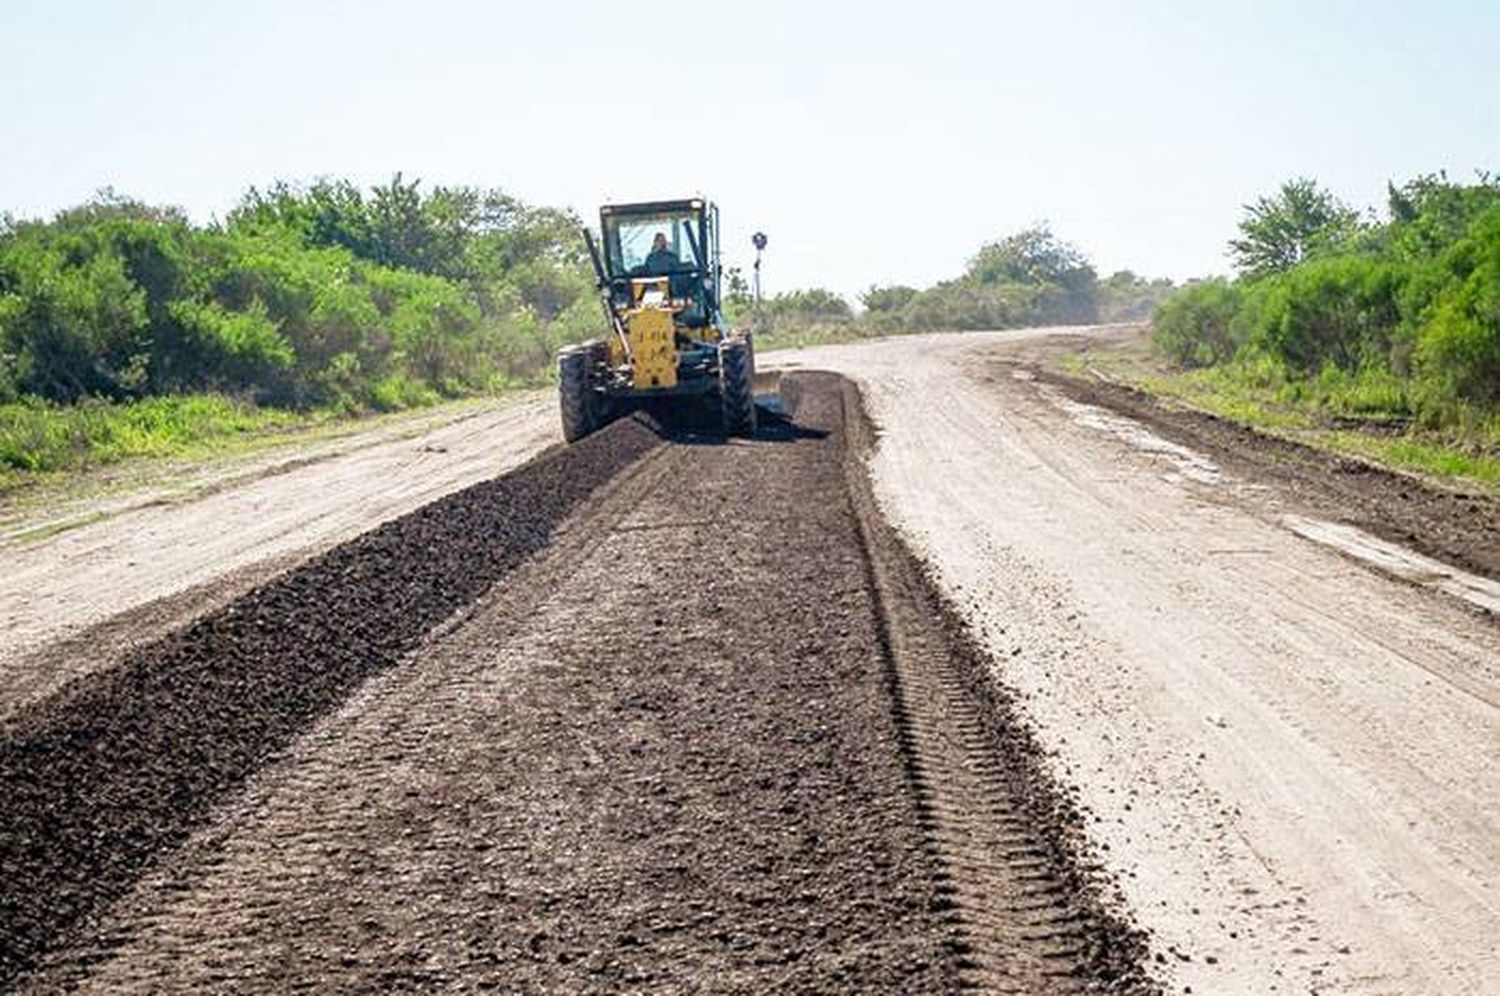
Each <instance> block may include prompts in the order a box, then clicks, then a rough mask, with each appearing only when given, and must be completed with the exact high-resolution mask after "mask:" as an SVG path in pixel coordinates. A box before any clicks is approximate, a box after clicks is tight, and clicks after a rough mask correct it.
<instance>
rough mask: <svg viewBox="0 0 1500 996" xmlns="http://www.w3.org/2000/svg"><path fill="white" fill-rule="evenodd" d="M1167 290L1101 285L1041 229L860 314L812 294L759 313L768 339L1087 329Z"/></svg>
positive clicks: (1000, 243) (1114, 277)
mask: <svg viewBox="0 0 1500 996" xmlns="http://www.w3.org/2000/svg"><path fill="white" fill-rule="evenodd" d="M1173 289H1174V288H1173V284H1172V282H1171V281H1170V280H1165V279H1156V280H1151V279H1147V278H1144V277H1141V276H1139V275H1137V274H1135V273H1133V272H1131V271H1129V270H1120V271H1117V272H1115V273H1113V274H1111V275H1110V276H1108V277H1106V278H1103V279H1101V278H1100V277H1099V274H1098V273H1097V271H1096V270H1095V269H1094V266H1093V264H1092V263H1091V262H1090V261H1089V259H1088V257H1087V256H1086V255H1085V254H1084V253H1083V251H1082V250H1080V249H1079V248H1078V247H1077V246H1075V245H1073V244H1071V243H1069V242H1065V241H1063V240H1062V239H1059V238H1058V237H1057V236H1055V235H1054V234H1053V233H1052V231H1051V229H1050V228H1049V227H1048V226H1047V225H1045V224H1042V225H1035V226H1032V227H1030V228H1027V229H1024V230H1022V231H1019V232H1016V233H1013V234H1011V235H1008V236H1005V237H1004V238H1001V239H997V240H995V241H993V242H990V243H987V244H985V245H983V246H981V247H980V248H979V250H978V251H977V252H976V253H975V254H974V256H973V257H971V258H970V260H969V262H968V265H967V267H966V269H965V271H964V272H963V273H962V274H960V275H959V276H957V277H954V278H952V279H950V280H944V281H940V282H938V283H937V284H934V285H933V286H931V287H927V288H922V289H918V288H915V287H909V286H905V285H900V284H894V285H885V286H872V287H870V288H869V289H868V290H867V291H865V292H864V293H863V294H862V295H860V301H859V303H860V304H861V305H862V306H863V310H862V311H856V309H855V308H854V306H853V305H852V304H850V302H849V301H847V300H845V299H844V298H843V297H841V296H840V295H838V294H836V293H834V292H832V291H829V290H824V289H821V288H813V289H808V290H795V291H789V292H786V293H783V294H778V295H776V296H775V297H773V298H771V299H770V300H768V301H767V302H765V307H764V311H765V320H766V321H767V322H768V323H769V324H770V325H771V327H772V328H773V329H788V328H791V329H795V328H809V327H811V328H822V329H825V330H831V331H835V332H836V331H838V330H839V329H840V328H842V329H845V330H847V331H848V333H849V334H850V336H851V337H852V336H854V335H860V334H864V335H880V334H887V333H896V332H925V331H944V330H958V331H967V330H978V329H1004V328H1017V327H1021V326H1036V325H1088V324H1095V323H1099V322H1127V321H1143V320H1145V319H1147V318H1149V317H1150V315H1151V313H1152V311H1153V310H1154V309H1155V307H1156V306H1157V304H1158V303H1160V302H1161V301H1162V300H1163V299H1164V298H1165V297H1166V296H1167V294H1169V293H1170V292H1171V291H1172V290H1173ZM731 290H732V291H734V290H738V291H739V294H740V296H739V298H738V300H737V303H738V304H739V306H740V307H741V308H744V309H748V298H747V297H745V296H744V292H743V288H742V287H739V286H738V285H736V284H734V283H733V282H731ZM731 298H732V299H733V294H731Z"/></svg>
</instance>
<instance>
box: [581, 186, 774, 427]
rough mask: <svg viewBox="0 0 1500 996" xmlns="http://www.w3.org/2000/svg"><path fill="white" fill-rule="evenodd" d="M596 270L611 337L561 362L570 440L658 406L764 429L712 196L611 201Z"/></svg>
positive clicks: (597, 244)
mask: <svg viewBox="0 0 1500 996" xmlns="http://www.w3.org/2000/svg"><path fill="white" fill-rule="evenodd" d="M583 238H584V243H585V244H586V245H587V246H588V251H589V258H590V259H591V260H592V261H593V264H594V274H595V277H596V279H597V283H598V289H599V294H600V299H601V301H602V302H603V306H604V314H605V320H606V322H607V323H608V325H609V332H608V334H607V335H606V336H604V337H603V338H600V339H594V340H591V341H589V342H584V343H580V344H578V345H576V346H569V347H567V348H565V349H563V350H561V351H559V353H558V356H557V374H558V377H557V380H558V393H559V401H560V407H561V410H562V426H563V436H564V438H566V439H567V440H568V442H570V443H571V442H573V441H575V440H578V439H582V438H583V437H584V436H587V435H588V434H589V433H591V432H593V431H594V430H595V429H597V428H599V427H600V426H602V425H604V424H605V423H606V422H608V421H609V420H610V419H612V418H614V417H616V416H617V415H619V414H621V413H622V412H625V411H629V410H630V409H632V408H635V407H639V406H642V405H646V404H650V405H652V406H653V407H656V408H658V409H664V410H665V413H667V414H672V413H674V412H678V411H685V410H686V409H688V408H690V407H705V406H706V407H708V408H709V410H710V411H716V412H717V415H718V418H719V421H720V424H721V425H722V427H723V429H724V432H725V433H727V434H729V435H737V436H748V435H752V434H753V433H754V432H755V396H754V392H753V382H754V378H755V354H754V347H753V344H752V342H751V339H750V335H749V333H748V332H744V333H741V332H734V331H731V330H730V329H729V327H728V325H727V324H726V323H725V321H724V313H723V310H722V309H721V307H720V296H719V295H720V283H721V279H722V276H723V272H722V268H721V265H720V262H719V212H718V208H716V207H715V206H714V205H713V204H711V203H709V202H708V201H705V200H702V199H690V200H681V201H651V202H646V203H638V204H606V205H604V206H603V207H602V208H600V209H599V238H598V239H597V240H596V239H595V238H594V235H593V233H592V232H590V231H589V230H588V229H587V228H585V229H584V230H583Z"/></svg>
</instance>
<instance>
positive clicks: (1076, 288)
mask: <svg viewBox="0 0 1500 996" xmlns="http://www.w3.org/2000/svg"><path fill="white" fill-rule="evenodd" d="M967 277H968V279H969V280H970V281H972V282H973V283H976V284H978V285H980V286H990V287H993V286H997V285H1001V284H1019V285H1022V286H1024V287H1029V288H1033V289H1034V290H1035V296H1034V304H1033V312H1032V314H1031V316H1030V318H1031V319H1032V320H1035V321H1040V322H1048V321H1056V322H1078V323H1085V322H1092V321H1095V320H1097V318H1098V314H1099V305H1098V293H1097V292H1098V281H1099V278H1098V274H1096V273H1095V272H1094V268H1093V266H1092V265H1090V264H1089V261H1088V258H1087V257H1086V256H1084V254H1083V252H1082V251H1081V250H1079V249H1078V247H1076V246H1074V245H1072V244H1070V243H1067V242H1063V241H1062V240H1060V239H1058V238H1057V237H1056V236H1055V235H1053V234H1052V230H1051V229H1050V228H1049V227H1047V226H1046V225H1034V226H1032V227H1031V228H1028V229H1025V230H1023V231H1020V232H1017V233H1015V234H1014V235H1009V236H1006V237H1005V238H1003V239H1001V240H1000V241H998V242H991V243H989V244H988V245H985V246H983V247H981V248H980V250H979V252H978V253H977V254H976V255H975V256H974V258H973V259H972V260H970V261H969V269H968V274H967Z"/></svg>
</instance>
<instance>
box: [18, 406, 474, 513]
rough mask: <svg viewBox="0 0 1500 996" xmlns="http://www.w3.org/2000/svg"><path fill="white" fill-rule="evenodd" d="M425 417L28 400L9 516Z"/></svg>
mask: <svg viewBox="0 0 1500 996" xmlns="http://www.w3.org/2000/svg"><path fill="white" fill-rule="evenodd" d="M486 400H487V399H486V397H483V396H480V397H471V398H464V399H460V400H457V401H444V402H440V403H434V404H431V405H428V404H423V405H421V406H418V408H419V409H421V410H422V411H426V410H429V409H430V410H438V409H441V410H444V411H447V410H450V409H452V410H463V409H466V408H470V407H474V406H477V405H482V404H484V403H486ZM490 400H492V399H490ZM418 408H409V409H406V410H403V411H395V412H382V413H377V414H371V413H364V414H361V413H356V412H352V411H350V410H349V409H348V408H346V407H343V408H324V409H316V410H313V411H308V412H292V411H285V410H281V409H275V408H259V407H256V406H255V405H251V404H247V403H245V402H241V401H238V400H235V399H233V398H228V397H224V396H222V395H213V394H195V395H176V396H165V397H156V398H148V399H143V400H140V401H132V402H124V403H108V402H100V401H91V402H86V403H83V404H79V405H53V404H48V403H45V402H41V401H36V400H30V399H28V400H24V401H20V402H11V403H7V404H0V512H3V511H7V510H8V512H10V513H12V514H13V513H15V512H17V511H19V510H20V509H21V508H22V507H31V506H34V505H36V504H37V503H38V502H43V503H45V504H52V503H54V502H56V501H59V500H65V499H71V498H76V497H80V496H82V495H84V494H87V493H92V492H94V491H96V490H103V491H106V492H107V491H111V490H113V489H114V487H117V486H121V485H123V486H130V485H131V484H132V483H147V482H151V483H160V481H161V480H162V479H166V478H171V477H173V476H174V475H177V474H179V473H181V472H184V471H186V470H187V469H189V468H192V467H200V466H203V465H207V464H211V463H216V462H218V461H220V460H225V459H233V458H238V457H246V456H253V455H255V454H259V453H262V452H267V451H273V450H276V449H280V448H282V447H286V446H300V445H306V444H310V443H314V442H321V441H323V440H328V439H335V438H338V437H341V436H344V435H347V434H350V433H355V432H359V431H362V430H365V429H368V428H374V427H378V426H381V425H384V424H386V423H388V422H392V421H396V420H403V419H412V418H420V417H421V416H420V414H419V412H418ZM5 517H6V516H4V515H0V518H5Z"/></svg>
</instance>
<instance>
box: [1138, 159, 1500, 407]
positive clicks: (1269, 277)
mask: <svg viewBox="0 0 1500 996" xmlns="http://www.w3.org/2000/svg"><path fill="white" fill-rule="evenodd" d="M1294 188H1295V189H1294ZM1293 195H1295V196H1293ZM1249 211H1250V213H1249V216H1248V217H1247V219H1246V221H1245V222H1244V223H1243V224H1242V225H1241V232H1242V236H1243V237H1242V238H1240V239H1237V240H1235V242H1234V248H1235V252H1236V256H1237V258H1239V259H1240V260H1241V263H1242V267H1243V270H1242V273H1241V275H1240V277H1239V279H1238V280H1237V281H1235V282H1232V283H1231V282H1227V281H1223V280H1214V281H1204V282H1200V283H1195V284H1192V285H1190V286H1188V287H1187V288H1184V289H1183V290H1182V291H1180V292H1179V293H1177V294H1176V295H1174V296H1173V297H1171V298H1169V299H1168V300H1167V301H1166V302H1164V303H1163V304H1162V305H1161V307H1160V308H1158V310H1157V312H1156V316H1155V323H1154V338H1155V341H1156V344H1157V345H1158V347H1159V348H1160V349H1161V350H1162V351H1163V352H1164V353H1165V354H1166V355H1167V356H1169V357H1170V358H1172V359H1173V360H1175V361H1176V362H1178V363H1180V364H1182V365H1184V366H1204V365H1224V364H1229V365H1237V366H1239V367H1240V368H1242V369H1245V370H1247V371H1248V370H1249V369H1250V368H1252V367H1253V368H1255V370H1256V371H1257V373H1256V376H1260V377H1264V376H1266V371H1267V370H1268V369H1270V370H1273V371H1274V372H1275V376H1277V377H1278V378H1280V379H1281V380H1283V381H1284V382H1286V383H1287V384H1289V385H1296V384H1298V383H1302V384H1306V385H1308V389H1309V390H1312V391H1315V392H1316V393H1318V394H1319V395H1320V396H1321V397H1323V398H1325V399H1328V398H1331V399H1334V403H1336V404H1337V403H1340V402H1341V401H1346V402H1347V405H1346V407H1350V408H1354V409H1364V408H1368V407H1370V406H1371V404H1372V403H1373V402H1374V401H1376V400H1379V401H1380V402H1381V403H1382V404H1385V405H1386V406H1387V407H1388V409H1389V410H1390V412H1391V413H1392V414H1397V415H1415V416H1417V417H1420V418H1422V419H1424V420H1426V421H1428V422H1430V423H1435V424H1437V423H1441V424H1452V423H1456V422H1466V421H1469V420H1471V419H1473V418H1476V417H1477V418H1490V417H1492V416H1493V413H1494V410H1495V409H1496V408H1497V407H1500V182H1497V181H1496V180H1494V179H1492V178H1490V177H1489V176H1487V175H1482V176H1481V177H1480V178H1479V180H1478V182H1477V183H1474V184H1469V185H1460V184H1454V183H1451V182H1449V181H1448V180H1447V179H1446V178H1444V177H1442V176H1437V177H1422V178H1419V179H1417V180H1414V181H1411V182H1410V183H1407V184H1405V185H1404V186H1402V187H1400V188H1397V187H1395V186H1394V185H1393V186H1392V187H1391V188H1390V198H1389V206H1388V217H1387V218H1386V219H1385V220H1383V221H1379V222H1369V223H1365V224H1357V223H1355V222H1354V220H1353V219H1354V217H1355V216H1354V214H1353V212H1351V211H1349V210H1348V209H1347V208H1344V207H1343V206H1342V205H1339V204H1338V203H1337V202H1336V201H1333V200H1332V198H1330V197H1328V196H1327V195H1326V194H1322V193H1321V192H1319V191H1317V190H1316V189H1315V188H1312V187H1310V185H1309V183H1308V181H1301V180H1299V181H1293V182H1292V183H1290V184H1288V185H1286V186H1285V187H1283V190H1282V193H1281V194H1280V195H1278V196H1277V197H1273V198H1263V199H1262V200H1261V201H1259V202H1257V203H1256V204H1255V205H1253V206H1252V207H1251V208H1250V209H1249ZM1277 212H1282V213H1289V214H1295V215H1298V216H1297V217H1278V216H1277ZM1320 226H1321V227H1320ZM1288 233H1293V234H1294V235H1295V241H1296V245H1295V246H1294V247H1291V248H1289V247H1288V244H1289V243H1288V240H1289V239H1290V238H1291V237H1292V236H1290V235H1289V234H1288ZM1266 240H1272V241H1273V242H1274V243H1275V244H1268V245H1260V246H1259V247H1257V243H1258V242H1261V241H1266ZM1331 385H1342V388H1343V393H1342V394H1340V393H1336V392H1333V391H1331V390H1329V388H1330V386H1331Z"/></svg>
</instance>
